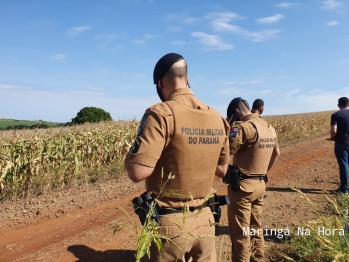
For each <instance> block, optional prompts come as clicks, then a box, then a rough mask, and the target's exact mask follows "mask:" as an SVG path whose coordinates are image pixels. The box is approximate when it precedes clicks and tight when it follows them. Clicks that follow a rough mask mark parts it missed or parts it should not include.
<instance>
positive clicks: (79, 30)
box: [67, 25, 91, 36]
mask: <svg viewBox="0 0 349 262" xmlns="http://www.w3.org/2000/svg"><path fill="white" fill-rule="evenodd" d="M90 29H91V27H90V26H87V25H86V26H77V27H72V28H69V29H68V32H67V34H68V36H76V35H78V34H80V33H82V32H84V31H87V30H90Z"/></svg>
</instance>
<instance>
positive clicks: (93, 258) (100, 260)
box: [67, 245, 136, 262]
mask: <svg viewBox="0 0 349 262" xmlns="http://www.w3.org/2000/svg"><path fill="white" fill-rule="evenodd" d="M67 250H68V251H69V252H71V253H73V254H74V256H75V257H76V258H77V260H76V262H112V261H113V262H114V261H123V262H133V261H135V254H136V251H135V250H114V249H111V250H106V251H97V250H94V249H92V248H90V247H88V246H85V245H73V246H69V247H68V248H67Z"/></svg>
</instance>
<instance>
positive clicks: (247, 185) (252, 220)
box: [227, 97, 280, 262]
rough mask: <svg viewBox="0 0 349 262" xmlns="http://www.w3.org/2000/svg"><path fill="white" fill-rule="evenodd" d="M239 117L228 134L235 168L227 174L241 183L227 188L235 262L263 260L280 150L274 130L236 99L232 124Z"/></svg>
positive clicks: (232, 105) (229, 110) (230, 108)
mask: <svg viewBox="0 0 349 262" xmlns="http://www.w3.org/2000/svg"><path fill="white" fill-rule="evenodd" d="M237 117H239V119H240V120H241V121H237V122H236V121H235V123H234V124H233V125H232V126H231V131H230V134H229V144H230V154H231V155H232V162H231V163H230V164H233V165H231V166H229V171H228V174H237V183H238V184H239V186H237V187H235V186H234V185H233V186H231V185H229V187H228V195H229V200H230V205H229V206H228V226H229V235H230V238H231V241H232V261H234V262H238V261H261V259H263V257H264V239H263V230H262V207H263V197H264V194H265V182H266V173H267V172H268V171H269V170H270V168H271V167H272V166H273V164H274V163H275V161H276V159H277V158H278V156H279V154H280V151H279V146H278V143H277V139H276V133H275V130H274V128H273V127H272V126H271V125H270V124H268V123H267V122H266V121H265V120H263V119H262V118H260V117H259V114H258V113H251V111H250V107H249V105H248V103H247V102H246V100H243V99H241V98H240V97H238V98H234V99H233V100H232V101H231V102H230V104H229V106H228V108H227V118H228V120H229V122H230V123H232V122H234V119H235V118H237ZM231 170H233V171H235V173H234V172H231ZM228 174H227V175H228ZM233 190H234V191H233ZM254 233H255V234H254ZM252 245H253V246H252Z"/></svg>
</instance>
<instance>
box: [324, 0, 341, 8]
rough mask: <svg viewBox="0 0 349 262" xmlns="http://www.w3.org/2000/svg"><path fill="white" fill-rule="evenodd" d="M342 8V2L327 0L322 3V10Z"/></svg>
mask: <svg viewBox="0 0 349 262" xmlns="http://www.w3.org/2000/svg"><path fill="white" fill-rule="evenodd" d="M341 6H342V2H339V1H335V0H327V1H324V2H323V5H322V8H323V9H327V10H336V9H338V8H339V7H341Z"/></svg>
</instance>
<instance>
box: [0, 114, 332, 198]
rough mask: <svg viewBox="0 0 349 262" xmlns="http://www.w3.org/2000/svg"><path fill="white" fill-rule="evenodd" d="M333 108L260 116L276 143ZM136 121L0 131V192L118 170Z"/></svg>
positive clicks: (325, 126) (321, 125) (6, 194)
mask: <svg viewBox="0 0 349 262" xmlns="http://www.w3.org/2000/svg"><path fill="white" fill-rule="evenodd" d="M332 113H333V111H326V112H316V113H304V114H294V115H280V116H266V117H263V118H264V119H266V120H267V121H268V122H270V123H271V125H272V126H274V127H275V129H276V132H277V135H278V140H279V142H280V143H285V142H289V141H292V140H297V139H302V138H305V137H309V136H313V135H317V134H323V133H326V132H329V123H330V116H331V114H332ZM138 124H139V123H138V121H136V120H132V121H112V122H105V123H98V124H84V125H80V126H72V127H58V128H50V129H36V130H18V131H16V130H11V131H0V192H1V195H0V197H1V198H3V199H4V198H18V197H25V196H30V195H33V194H41V193H44V192H47V191H50V190H51V189H53V188H57V187H64V186H67V185H69V184H72V183H79V182H81V181H83V182H91V181H92V182H93V181H95V180H97V179H99V177H101V176H115V175H117V174H118V173H120V172H122V171H123V169H122V167H123V165H122V160H123V159H124V156H125V154H126V152H127V151H128V149H129V147H130V146H131V144H132V143H133V140H134V138H135V136H136V131H137V128H138Z"/></svg>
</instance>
